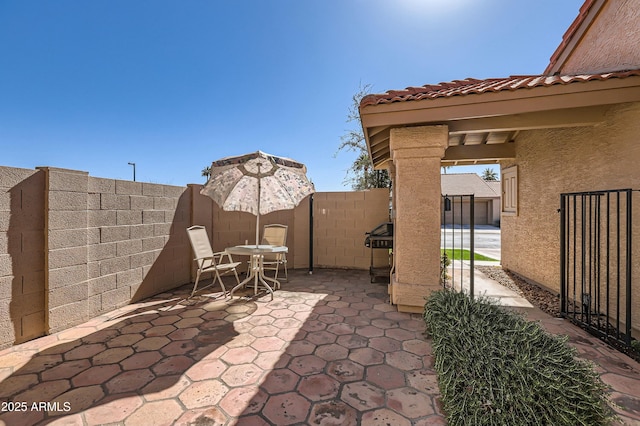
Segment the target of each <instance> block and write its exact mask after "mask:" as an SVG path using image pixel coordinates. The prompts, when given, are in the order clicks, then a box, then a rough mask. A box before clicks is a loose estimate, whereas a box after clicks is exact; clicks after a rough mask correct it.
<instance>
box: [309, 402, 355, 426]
mask: <svg viewBox="0 0 640 426" xmlns="http://www.w3.org/2000/svg"><path fill="white" fill-rule="evenodd" d="M309 424H312V425H319V426H357V425H358V419H357V415H356V410H354V409H353V408H352V407H350V406H349V405H347V404H345V403H344V402H342V401H321V402H315V403H313V404H312V407H311V414H310V415H309Z"/></svg>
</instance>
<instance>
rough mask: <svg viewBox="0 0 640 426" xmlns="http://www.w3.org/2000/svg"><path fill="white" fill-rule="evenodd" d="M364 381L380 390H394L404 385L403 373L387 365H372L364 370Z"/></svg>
mask: <svg viewBox="0 0 640 426" xmlns="http://www.w3.org/2000/svg"><path fill="white" fill-rule="evenodd" d="M365 379H366V380H367V381H369V382H371V383H373V384H374V385H376V386H378V387H380V388H381V389H386V390H389V389H395V388H399V387H403V386H404V385H405V384H406V383H405V375H404V371H401V370H398V369H397V368H394V367H391V366H389V365H373V366H370V367H367V368H366V373H365Z"/></svg>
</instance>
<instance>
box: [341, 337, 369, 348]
mask: <svg viewBox="0 0 640 426" xmlns="http://www.w3.org/2000/svg"><path fill="white" fill-rule="evenodd" d="M336 342H337V343H338V344H339V345H342V346H344V347H345V348H347V349H355V348H364V347H366V346H367V345H368V344H369V339H367V338H366V337H363V336H359V335H357V334H346V335H344V336H340V337H338V339H337V340H336Z"/></svg>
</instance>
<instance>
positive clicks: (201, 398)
mask: <svg viewBox="0 0 640 426" xmlns="http://www.w3.org/2000/svg"><path fill="white" fill-rule="evenodd" d="M228 391H229V388H228V387H227V386H225V385H224V384H223V383H222V382H221V381H219V380H204V381H201V382H196V383H193V384H191V385H190V386H189V387H188V388H186V389H185V390H183V391H182V393H181V394H180V396H179V398H180V401H182V403H183V404H184V406H185V407H187V408H189V409H192V408H202V407H209V406H213V405H216V404H218V402H220V400H221V399H222V397H223V396H224V395H226V393H227V392H228Z"/></svg>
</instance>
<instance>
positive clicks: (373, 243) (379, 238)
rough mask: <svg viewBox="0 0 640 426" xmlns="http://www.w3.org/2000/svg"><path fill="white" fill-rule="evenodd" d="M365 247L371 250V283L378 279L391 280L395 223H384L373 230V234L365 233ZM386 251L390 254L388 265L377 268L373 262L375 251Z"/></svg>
mask: <svg viewBox="0 0 640 426" xmlns="http://www.w3.org/2000/svg"><path fill="white" fill-rule="evenodd" d="M365 235H366V237H365V239H364V245H365V246H366V247H369V248H370V249H371V266H369V275H370V276H371V282H374V281H375V279H376V278H377V277H386V278H389V273H390V272H391V263H392V260H391V259H392V257H391V256H392V249H393V223H392V222H384V223H381V224H380V225H378V226H376V227H375V228H373V230H372V231H371V232H367V233H365ZM375 249H386V250H387V251H388V253H389V256H388V258H387V263H386V264H385V265H379V266H375V265H374V262H373V250H375Z"/></svg>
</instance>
